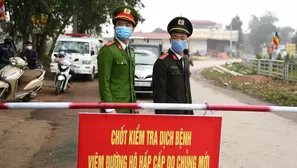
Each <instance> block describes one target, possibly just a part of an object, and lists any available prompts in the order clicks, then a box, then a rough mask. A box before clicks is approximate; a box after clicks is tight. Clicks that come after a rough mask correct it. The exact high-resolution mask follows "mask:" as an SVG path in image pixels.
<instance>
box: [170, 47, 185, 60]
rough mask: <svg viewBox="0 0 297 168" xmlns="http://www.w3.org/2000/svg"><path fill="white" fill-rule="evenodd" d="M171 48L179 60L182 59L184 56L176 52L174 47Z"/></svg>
mask: <svg viewBox="0 0 297 168" xmlns="http://www.w3.org/2000/svg"><path fill="white" fill-rule="evenodd" d="M170 50H171V51H172V52H173V53H174V54H175V56H176V57H177V59H178V60H180V59H181V58H182V56H181V55H179V54H178V53H176V52H175V51H174V50H173V49H172V48H170Z"/></svg>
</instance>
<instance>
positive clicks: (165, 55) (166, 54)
mask: <svg viewBox="0 0 297 168" xmlns="http://www.w3.org/2000/svg"><path fill="white" fill-rule="evenodd" d="M168 55H169V54H168V53H165V54H163V55H161V56H160V57H159V59H160V60H163V59H165V58H166V57H167V56H168Z"/></svg>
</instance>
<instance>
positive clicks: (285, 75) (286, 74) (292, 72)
mask: <svg viewBox="0 0 297 168" xmlns="http://www.w3.org/2000/svg"><path fill="white" fill-rule="evenodd" d="M242 64H243V66H245V67H247V68H248V69H250V71H251V72H255V73H257V74H260V75H265V76H269V77H274V78H278V79H283V80H286V81H291V82H297V64H296V63H292V62H285V61H280V60H270V59H255V58H242Z"/></svg>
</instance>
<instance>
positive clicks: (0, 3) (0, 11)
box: [0, 0, 6, 22]
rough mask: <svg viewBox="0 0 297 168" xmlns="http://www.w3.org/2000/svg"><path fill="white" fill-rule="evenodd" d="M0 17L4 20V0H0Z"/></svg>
mask: <svg viewBox="0 0 297 168" xmlns="http://www.w3.org/2000/svg"><path fill="white" fill-rule="evenodd" d="M0 19H1V20H4V21H5V22H6V14H5V7H4V0H0Z"/></svg>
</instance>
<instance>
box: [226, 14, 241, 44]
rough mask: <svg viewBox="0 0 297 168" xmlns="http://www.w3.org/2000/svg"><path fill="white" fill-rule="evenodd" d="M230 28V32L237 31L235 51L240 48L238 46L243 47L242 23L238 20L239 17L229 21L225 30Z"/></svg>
mask: <svg viewBox="0 0 297 168" xmlns="http://www.w3.org/2000/svg"><path fill="white" fill-rule="evenodd" d="M231 26H232V30H237V31H238V42H237V45H236V49H239V48H240V45H243V33H242V21H241V20H240V17H239V16H238V15H236V16H235V17H234V18H232V20H231V24H230V25H227V26H226V30H230V29H231Z"/></svg>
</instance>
